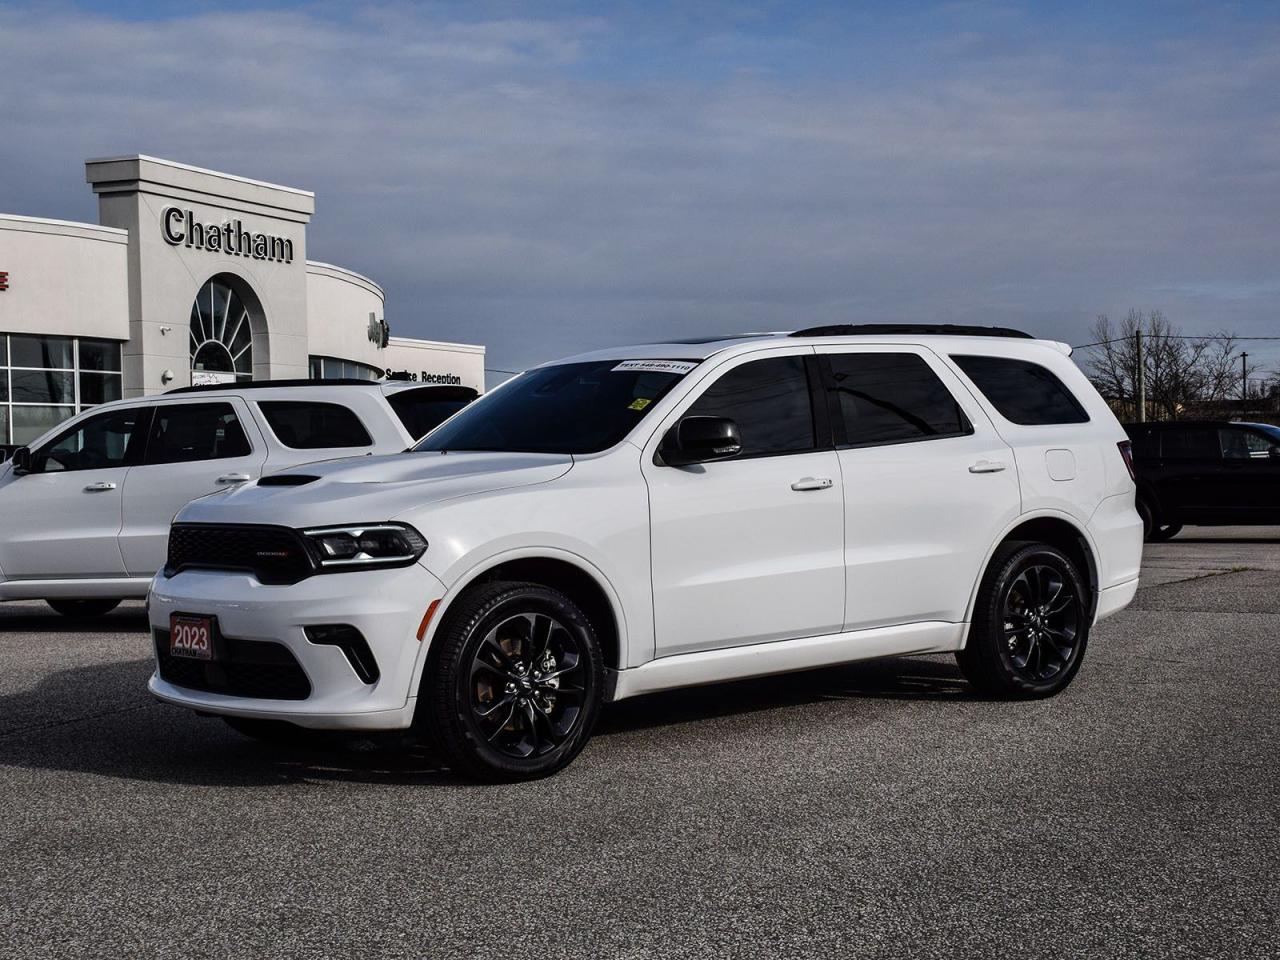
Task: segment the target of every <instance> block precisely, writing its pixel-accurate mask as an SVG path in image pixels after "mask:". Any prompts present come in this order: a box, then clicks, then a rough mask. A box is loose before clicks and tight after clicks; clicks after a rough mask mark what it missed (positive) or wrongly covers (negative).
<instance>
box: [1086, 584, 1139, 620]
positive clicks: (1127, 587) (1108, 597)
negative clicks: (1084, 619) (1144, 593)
mask: <svg viewBox="0 0 1280 960" xmlns="http://www.w3.org/2000/svg"><path fill="white" fill-rule="evenodd" d="M1137 592H1138V578H1137V577H1134V578H1133V579H1132V580H1130V581H1129V582H1128V583H1121V584H1117V585H1116V586H1114V587H1107V588H1106V589H1105V590H1099V591H1098V609H1097V610H1096V611H1095V612H1094V615H1093V622H1094V623H1097V622H1098V621H1099V620H1101V619H1103V618H1104V617H1109V616H1111V615H1112V614H1113V613H1119V612H1120V611H1121V610H1123V609H1124V608H1125V607H1127V606H1128V605H1129V604H1130V603H1131V602H1133V597H1134V595H1135V594H1136V593H1137Z"/></svg>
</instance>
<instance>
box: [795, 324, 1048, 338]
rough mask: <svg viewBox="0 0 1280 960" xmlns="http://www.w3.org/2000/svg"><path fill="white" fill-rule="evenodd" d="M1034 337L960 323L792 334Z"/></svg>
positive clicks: (857, 327)
mask: <svg viewBox="0 0 1280 960" xmlns="http://www.w3.org/2000/svg"><path fill="white" fill-rule="evenodd" d="M925 335H928V336H938V337H1017V338H1018V339H1022V340H1034V339H1035V337H1033V336H1031V334H1029V333H1024V332H1023V331H1021V330H1013V329H1011V328H1009V327H972V326H968V325H966V324H962V323H832V324H828V325H827V326H823V327H807V328H805V329H804V330H797V331H796V332H795V333H793V334H791V336H793V337H859V336H861V337H912V336H925Z"/></svg>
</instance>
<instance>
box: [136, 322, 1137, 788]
mask: <svg viewBox="0 0 1280 960" xmlns="http://www.w3.org/2000/svg"><path fill="white" fill-rule="evenodd" d="M979 334H982V335H979ZM1069 353H1070V348H1068V347H1066V346H1065V345H1063V344H1056V343H1050V342H1045V341H1037V340H1032V339H1029V338H1027V337H1026V336H1025V335H1019V334H1016V333H1014V332H1012V331H999V330H990V329H985V328H954V327H923V328H915V327H909V326H905V327H897V326H892V327H831V328H818V329H814V330H807V331H801V332H799V333H796V334H791V335H785V334H770V335H760V336H750V337H740V338H733V339H725V340H713V341H707V342H689V343H663V344H655V345H649V346H642V347H629V348H626V349H616V350H608V351H602V352H598V353H592V354H587V355H584V356H579V357H575V358H572V359H569V360H564V361H560V362H557V363H551V364H547V365H545V366H541V367H538V368H535V369H533V370H530V371H528V372H526V373H524V374H521V375H520V376H518V377H516V378H514V379H513V380H511V381H509V382H508V383H506V384H504V385H503V386H502V387H500V388H498V389H497V390H495V391H493V392H492V393H490V394H489V395H488V396H486V397H484V398H483V399H481V400H480V401H478V402H477V403H475V404H473V405H472V406H471V407H469V408H468V409H466V410H464V411H463V412H461V413H460V414H458V415H457V416H455V417H454V418H452V419H451V420H450V421H449V422H447V423H446V424H444V425H443V426H441V427H439V428H437V429H436V430H435V431H433V432H432V433H431V434H429V435H428V436H427V437H426V438H425V439H424V440H423V441H422V442H421V443H419V444H418V445H417V447H416V448H415V451H414V452H411V453H406V454H403V455H399V456H391V457H376V458H372V459H368V460H364V461H356V462H352V461H347V462H345V463H335V464H328V465H318V466H310V467H307V468H300V469H296V470H290V471H286V472H285V473H283V474H280V475H278V476H276V477H274V478H271V481H272V482H271V483H268V482H267V481H266V480H264V481H260V482H259V483H256V484H245V485H243V486H240V487H239V488H237V489H235V490H233V491H229V492H227V493H225V494H222V495H218V496H213V497H206V498H204V499H201V500H197V501H195V502H193V503H191V504H189V505H188V506H187V507H186V508H185V509H184V510H183V511H182V512H181V514H179V516H178V518H177V521H176V523H175V525H174V528H173V536H172V537H171V539H170V550H169V558H168V563H167V566H166V568H165V570H164V571H163V572H162V573H161V574H160V575H158V576H157V577H156V580H155V582H154V584H153V586H152V592H151V601H150V616H151V626H152V629H153V634H154V641H155V652H156V656H157V662H158V669H157V671H156V673H155V675H154V676H153V677H152V678H151V681H150V689H151V691H152V692H153V693H154V694H155V695H156V696H157V697H159V698H160V699H162V700H166V701H169V702H171V703H175V704H180V705H182V706H185V707H189V708H192V709H195V710H197V711H200V712H202V713H211V714H221V715H223V716H224V717H225V718H226V719H227V720H228V722H230V723H231V724H232V725H233V726H235V727H236V728H237V729H240V730H242V731H244V732H246V733H249V734H252V735H260V736H264V737H266V736H273V735H275V734H276V733H279V732H282V731H284V730H287V729H290V728H289V724H293V725H297V726H302V727H311V728H347V729H361V730H391V729H404V728H409V727H411V726H413V727H416V728H417V729H419V730H420V731H421V732H423V733H424V734H426V735H428V736H429V737H430V738H431V739H432V740H434V741H435V742H436V743H437V744H438V746H439V748H440V749H441V750H442V751H443V753H444V755H445V756H446V758H447V759H448V761H449V763H450V764H452V765H453V766H454V767H455V769H458V770H461V771H463V772H464V773H467V774H471V775H475V776H479V777H485V778H514V779H518V778H527V777H535V776H540V775H545V774H547V773H549V772H552V771H554V770H557V769H559V768H561V767H563V766H564V765H565V764H567V763H569V761H570V760H571V759H572V758H573V757H574V756H575V755H576V754H577V753H578V751H579V750H580V749H581V748H582V746H583V744H584V742H585V741H586V739H587V738H588V736H589V735H590V733H591V730H592V726H593V724H594V723H595V721H596V717H597V714H598V712H599V709H600V705H601V704H602V703H603V702H606V701H611V700H620V699H622V698H624V697H632V696H635V695H637V694H643V693H648V692H650V691H656V690H665V689H669V688H672V687H681V686H687V685H691V684H703V683H710V682H715V681H723V680H732V679H736V678H740V677H751V676H757V675H761V674H769V673H777V672H782V671H790V670H799V669H806V668H811V667H817V666H820V665H823V664H835V663H844V662H848V661H853V660H859V659H863V658H868V657H879V656H886V655H902V654H923V653H940V652H946V651H952V652H955V654H956V655H957V657H958V659H959V661H960V666H961V668H962V669H963V671H964V673H965V675H966V676H967V677H968V678H969V679H970V680H971V681H972V682H973V683H974V685H975V686H977V687H979V688H980V689H982V690H983V691H984V692H987V693H989V694H994V695H999V696H1008V697H1043V696H1048V695H1051V694H1054V693H1057V692H1058V691H1060V690H1062V689H1063V688H1064V687H1065V686H1066V685H1067V684H1068V683H1070V681H1071V679H1072V677H1073V676H1074V675H1075V673H1076V671H1077V670H1078V669H1079V667H1080V663H1081V659H1082V657H1083V656H1084V650H1085V644H1086V641H1087V639H1088V636H1089V629H1090V627H1091V626H1092V624H1093V623H1094V622H1095V621H1096V620H1097V619H1099V618H1101V617H1104V616H1107V615H1108V614H1111V613H1114V612H1115V611H1117V610H1119V609H1120V608H1122V607H1124V606H1125V605H1126V604H1127V603H1128V602H1129V601H1130V599H1131V598H1132V597H1133V595H1134V592H1135V590H1136V589H1137V586H1138V570H1139V562H1140V558H1141V551H1142V523H1141V521H1140V520H1139V518H1138V515H1137V513H1136V512H1135V511H1134V483H1133V475H1132V472H1131V467H1130V465H1129V462H1128V441H1127V438H1126V436H1125V433H1124V431H1123V430H1122V429H1121V428H1120V425H1119V424H1118V423H1117V422H1116V420H1115V418H1114V417H1113V416H1112V414H1111V411H1110V410H1109V409H1108V408H1107V405H1106V404H1105V403H1104V402H1103V400H1102V399H1101V397H1099V396H1098V394H1097V393H1096V392H1095V391H1094V390H1093V389H1092V387H1091V386H1090V385H1089V383H1088V382H1087V381H1086V379H1085V378H1084V376H1083V375H1082V374H1081V373H1080V371H1079V370H1078V369H1077V368H1076V367H1075V365H1074V364H1073V363H1072V362H1071V360H1070V359H1069V356H1068V355H1069ZM282 721H283V722H284V723H282Z"/></svg>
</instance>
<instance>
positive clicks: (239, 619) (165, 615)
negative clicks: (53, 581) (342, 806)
mask: <svg viewBox="0 0 1280 960" xmlns="http://www.w3.org/2000/svg"><path fill="white" fill-rule="evenodd" d="M443 595H444V587H443V586H442V585H441V583H440V581H439V580H437V579H436V578H435V577H434V576H433V575H432V574H431V573H429V572H428V571H427V570H426V569H425V568H424V567H422V566H421V565H418V564H415V565H413V566H411V567H405V568H400V569H393V570H376V571H375V570H370V571H366V572H360V573H341V574H332V575H325V576H315V577H311V578H309V579H307V580H303V581H302V582H300V583H297V584H292V585H289V586H266V585H263V584H261V583H258V581H257V580H256V579H254V578H253V577H251V576H249V575H247V574H241V573H231V572H218V571H203V570H201V571H196V570H188V571H184V572H182V573H180V574H178V575H177V576H174V577H172V578H168V579H166V578H164V577H163V576H159V577H157V578H156V579H155V581H154V583H153V585H152V589H151V602H150V614H149V615H150V623H151V628H152V631H153V636H154V632H155V631H157V630H159V631H167V630H168V629H169V617H170V615H171V614H174V613H181V614H189V615H197V616H213V617H216V618H217V624H218V632H219V634H221V635H222V636H224V637H229V638H235V639H237V640H246V641H259V642H266V643H273V644H279V645H280V646H282V647H284V648H286V649H287V650H288V652H289V653H290V654H292V656H293V658H294V659H295V660H296V661H297V663H298V666H300V667H301V669H302V672H303V673H305V674H306V678H307V681H308V682H309V684H310V693H309V695H307V696H306V698H305V699H296V700H294V699H290V700H285V699H279V700H277V699H263V698H260V697H255V696H237V695H232V694H230V693H228V692H226V691H219V690H209V689H192V688H191V687H186V686H179V685H177V684H175V683H173V682H171V681H170V680H166V679H165V678H164V677H162V676H161V675H160V673H159V671H157V673H156V674H154V675H153V676H152V677H151V680H150V681H149V682H148V684H147V687H148V689H149V690H150V691H151V693H152V694H154V695H155V696H156V697H157V698H159V699H160V700H163V701H165V702H166V703H172V704H177V705H179V706H183V707H187V708H189V709H192V710H196V711H199V712H201V713H213V714H219V715H228V716H238V717H257V718H262V719H272V720H288V721H290V722H292V723H296V724H298V725H300V726H304V727H313V728H317V729H347V730H396V729H403V728H405V727H407V726H409V725H410V723H411V722H412V720H413V708H414V694H415V693H416V691H415V690H413V689H412V686H413V677H414V675H415V670H416V666H417V663H418V660H419V656H420V654H421V652H422V644H421V643H419V641H418V638H417V629H418V625H419V623H420V622H421V620H422V616H423V613H424V612H425V611H426V609H427V607H428V605H430V603H431V602H432V601H433V600H436V599H439V598H440V597H442V596H443ZM318 624H345V625H349V626H352V627H355V628H356V629H357V630H359V631H360V633H361V635H362V636H363V637H364V638H365V640H366V642H367V643H368V645H369V649H370V651H371V652H372V654H373V656H374V659H375V660H376V661H377V665H378V672H379V676H378V678H377V680H376V681H375V682H373V683H365V682H364V681H363V680H362V679H361V678H360V677H359V676H358V675H357V673H356V671H355V669H354V668H353V667H352V664H351V662H350V661H349V660H348V659H347V656H346V654H344V653H343V651H342V650H341V649H340V648H339V647H336V646H330V645H324V644H316V643H312V642H311V641H310V640H309V639H308V638H307V635H306V633H305V628H306V627H308V626H314V625H318Z"/></svg>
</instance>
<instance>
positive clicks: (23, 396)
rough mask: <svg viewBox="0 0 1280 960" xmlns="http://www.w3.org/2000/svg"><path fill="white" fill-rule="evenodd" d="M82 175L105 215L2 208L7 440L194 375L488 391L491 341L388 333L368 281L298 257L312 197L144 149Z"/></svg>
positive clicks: (1, 328) (1, 439) (0, 326)
mask: <svg viewBox="0 0 1280 960" xmlns="http://www.w3.org/2000/svg"><path fill="white" fill-rule="evenodd" d="M85 177H86V179H87V181H88V182H89V184H90V185H91V186H92V187H93V191H94V193H96V194H97V195H98V219H99V221H100V222H99V223H96V224H94V223H69V222H66V221H62V220H44V219H38V218H33V217H18V216H9V215H5V214H0V444H20V443H25V442H27V441H29V440H31V439H33V438H35V437H36V436H38V435H39V434H41V433H43V432H44V431H45V430H47V429H48V428H49V427H51V426H54V425H55V424H57V423H59V422H60V421H62V420H64V419H66V418H67V417H69V416H72V415H73V414H75V413H77V412H78V411H80V410H83V409H86V408H88V407H90V406H93V405H94V404H97V403H102V402H104V401H107V400H115V399H118V398H120V397H134V396H141V395H144V394H151V393H160V392H163V391H165V390H171V389H173V388H175V387H184V386H188V385H190V384H212V383H227V382H239V381H250V380H280V379H298V378H312V379H333V378H337V377H356V378H360V379H370V380H376V379H379V378H381V377H384V376H387V375H391V374H395V375H399V376H407V377H408V378H409V379H414V380H418V381H424V382H427V383H440V384H460V385H463V386H469V387H474V388H475V389H477V390H483V389H484V347H482V346H477V345H473V344H462V343H443V342H438V341H431V340H414V339H409V338H406V337H393V336H391V335H390V325H389V324H388V322H387V317H386V312H385V309H384V298H383V293H382V288H381V287H379V286H378V284H377V283H375V282H374V281H373V280H371V279H369V278H368V277H364V276H361V275H360V274H358V273H355V272H354V271H352V270H347V269H345V268H344V267H339V266H335V265H333V264H330V263H323V262H320V261H318V260H310V259H308V258H307V254H308V252H309V251H308V248H307V224H308V223H309V222H310V220H311V216H312V214H313V213H314V212H315V195H314V194H313V193H310V192H308V191H306V190H298V189H295V188H293V187H282V186H278V185H276V184H271V183H262V182H260V181H257V180H249V179H246V178H244V177H238V176H232V175H230V174H226V173H218V172H216V171H213V170H203V169H200V168H198V167H191V166H187V165H186V164H181V163H174V162H172V161H169V160H158V159H155V158H154V157H145V156H132V157H113V158H109V159H102V160H89V161H87V162H86V163H85Z"/></svg>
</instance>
